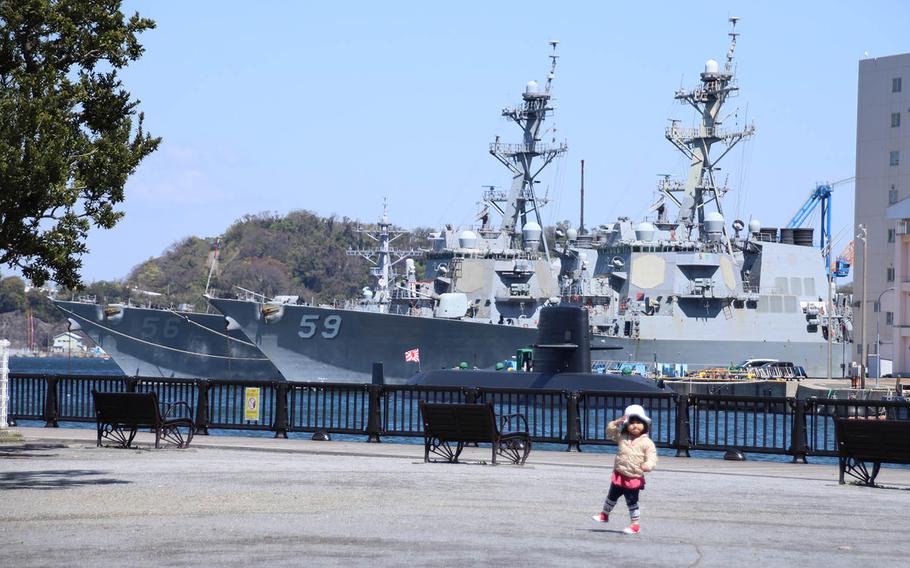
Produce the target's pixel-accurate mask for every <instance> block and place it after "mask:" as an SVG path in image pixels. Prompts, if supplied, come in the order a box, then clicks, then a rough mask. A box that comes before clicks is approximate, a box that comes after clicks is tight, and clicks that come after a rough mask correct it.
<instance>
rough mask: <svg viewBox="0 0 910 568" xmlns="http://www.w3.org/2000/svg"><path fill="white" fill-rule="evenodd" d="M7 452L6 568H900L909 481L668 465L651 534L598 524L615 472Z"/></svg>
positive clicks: (791, 467)
mask: <svg viewBox="0 0 910 568" xmlns="http://www.w3.org/2000/svg"><path fill="white" fill-rule="evenodd" d="M18 430H19V431H20V432H22V433H23V434H24V436H25V439H26V443H25V444H9V445H6V446H4V447H2V448H0V566H17V567H19V566H49V565H92V566H108V565H112V566H123V565H169V566H189V565H194V566H200V565H237V566H250V565H264V564H273V565H310V566H326V565H327V566H339V565H344V566H350V565H352V563H360V562H363V561H366V562H369V564H370V566H371V568H372V567H373V566H397V565H402V564H405V563H407V564H412V565H420V566H472V565H477V564H480V563H483V564H494V563H495V564H509V563H519V562H520V563H521V564H524V565H553V566H588V565H591V566H593V565H608V566H609V565H619V564H626V565H634V566H741V565H777V566H795V565H800V566H801V567H808V566H825V567H830V566H850V567H855V566H864V565H869V566H876V567H881V566H906V565H907V563H908V556H910V547H908V546H907V535H908V534H910V515H908V514H907V511H908V506H910V470H906V469H904V470H902V469H885V470H883V472H882V474H881V475H880V477H879V480H880V482H881V483H883V484H885V485H886V486H887V487H886V488H872V489H870V488H865V487H858V486H850V485H847V486H839V485H838V484H837V472H836V467H834V466H831V465H813V464H810V465H799V464H789V463H768V462H764V463H762V462H742V463H741V462H725V461H723V460H719V459H713V460H701V459H685V458H661V462H660V464H659V466H658V470H657V471H655V472H654V473H652V474H651V475H650V477H649V478H648V488H647V490H646V491H645V492H644V493H643V494H642V515H643V516H642V526H643V530H642V534H640V535H637V536H626V535H623V534H621V533H620V532H619V531H620V530H621V529H622V528H623V527H624V526H625V523H626V522H627V517H626V511H625V508H624V506H623V505H622V504H620V505H619V506H618V507H617V510H616V512H615V513H614V518H615V522H612V523H610V524H609V525H599V524H596V523H594V522H592V521H591V520H590V515H591V514H593V513H595V512H597V511H598V510H599V507H600V505H601V503H602V500H603V496H604V491H605V489H606V485H607V480H608V478H609V472H610V468H611V465H612V456H611V455H604V454H600V455H593V454H577V453H572V454H569V453H565V452H533V453H532V454H531V458H530V460H529V463H528V465H526V466H525V467H516V466H505V465H503V466H497V467H492V466H487V465H481V464H480V463H479V460H482V459H486V458H487V457H488V450H487V451H483V450H474V449H472V450H468V451H467V452H466V453H468V454H469V456H468V457H469V459H470V460H471V463H466V464H463V465H448V464H424V463H423V462H422V448H421V447H420V446H414V445H393V444H366V443H344V442H312V441H300V440H273V439H251V438H229V437H197V438H196V440H194V443H193V445H194V447H192V448H190V449H187V450H176V449H164V450H152V449H148V448H149V446H148V441H147V440H148V439H147V438H142V440H141V441H142V445H141V449H139V450H117V449H107V448H95V447H94V442H93V440H92V439H91V438H92V436H93V435H94V432H93V431H91V430H76V429H59V430H49V429H40V428H35V429H30V428H19V429H18Z"/></svg>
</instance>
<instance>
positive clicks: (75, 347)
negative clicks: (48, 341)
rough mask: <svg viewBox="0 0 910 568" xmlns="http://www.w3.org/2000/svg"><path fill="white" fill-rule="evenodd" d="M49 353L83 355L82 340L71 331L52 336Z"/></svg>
mask: <svg viewBox="0 0 910 568" xmlns="http://www.w3.org/2000/svg"><path fill="white" fill-rule="evenodd" d="M51 351H53V352H54V353H83V352H85V346H84V345H82V338H80V337H79V335H77V334H75V333H73V332H72V331H65V332H63V333H61V334H59V335H55V336H54V342H53V344H52V345H51Z"/></svg>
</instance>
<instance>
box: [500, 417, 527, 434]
mask: <svg viewBox="0 0 910 568" xmlns="http://www.w3.org/2000/svg"><path fill="white" fill-rule="evenodd" d="M513 421H514V422H518V423H520V424H519V426H520V427H519V428H515V427H513V425H512V422H513ZM499 431H500V432H525V433H527V431H528V419H527V418H525V415H524V414H500V415H499Z"/></svg>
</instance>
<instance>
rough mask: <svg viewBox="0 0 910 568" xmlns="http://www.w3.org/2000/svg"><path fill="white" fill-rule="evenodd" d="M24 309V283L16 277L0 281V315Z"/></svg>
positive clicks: (8, 277)
mask: <svg viewBox="0 0 910 568" xmlns="http://www.w3.org/2000/svg"><path fill="white" fill-rule="evenodd" d="M24 307H25V282H23V281H22V279H21V278H19V277H18V276H7V277H6V278H3V279H2V280H0V314H3V313H6V312H13V311H16V310H21V309H22V308H24Z"/></svg>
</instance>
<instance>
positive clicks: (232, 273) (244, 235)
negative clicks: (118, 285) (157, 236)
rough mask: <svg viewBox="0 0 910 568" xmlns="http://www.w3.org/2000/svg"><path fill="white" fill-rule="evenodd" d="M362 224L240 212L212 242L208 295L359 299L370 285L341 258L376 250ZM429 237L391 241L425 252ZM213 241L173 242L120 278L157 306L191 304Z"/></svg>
mask: <svg viewBox="0 0 910 568" xmlns="http://www.w3.org/2000/svg"><path fill="white" fill-rule="evenodd" d="M362 226H363V225H362V224H361V223H358V222H356V221H354V220H352V219H348V218H347V217H342V218H338V217H335V216H330V217H320V216H318V215H316V214H315V213H311V212H309V211H292V212H291V213H289V214H288V215H286V216H280V215H277V214H272V213H260V214H258V215H246V216H244V217H243V218H241V219H239V220H238V221H237V222H235V223H234V224H233V225H231V226H230V227H229V228H228V229H227V230H226V231H225V232H224V234H223V235H222V236H221V237H220V238H219V239H218V241H219V243H220V244H219V250H218V258H219V261H218V264H217V268H216V270H215V273H214V274H213V277H212V282H211V292H213V293H215V294H217V295H220V296H228V295H231V294H233V293H234V292H235V291H236V289H235V286H241V287H243V288H247V289H249V290H254V291H256V292H259V293H261V294H265V295H267V296H275V295H278V294H292V295H299V296H302V297H304V298H305V299H306V300H307V301H310V300H315V301H317V302H332V301H334V300H345V299H349V298H352V297H355V296H358V295H359V294H360V290H361V289H362V288H363V287H364V286H372V285H374V284H375V282H373V280H372V279H371V277H370V275H369V264H368V263H367V262H366V260H364V259H363V258H360V257H358V256H350V255H348V250H350V249H364V248H373V247H375V246H376V243H375V242H374V241H372V240H370V239H368V238H364V237H363V235H362V233H360V232H358V230H357V229H358V228H360V227H362ZM363 228H366V229H374V228H375V227H371V226H365V227H363ZM429 232H430V231H429V229H417V230H415V231H414V233H413V234H412V235H411V240H410V242H409V241H408V240H407V239H404V238H403V239H400V240H399V241H396V242H395V243H394V244H395V246H397V247H401V248H424V247H426V246H427V239H426V237H427V235H428V234H429ZM215 241H216V239H200V238H196V237H191V238H188V239H184V240H183V241H180V242H178V243H176V244H175V245H173V246H172V247H170V248H169V249H168V250H167V251H166V252H165V253H164V254H163V255H162V256H160V257H157V258H152V259H149V260H147V261H145V262H143V263H142V264H140V265H139V266H137V267H135V268H134V269H133V270H132V272H131V273H130V275H129V276H128V277H127V285H128V287H130V288H133V289H135V288H139V289H142V290H149V291H155V292H162V293H165V294H166V298H165V299H164V301H163V302H161V303H162V304H170V305H174V304H177V303H181V302H186V303H194V304H196V305H197V306H198V305H199V304H200V302H201V301H202V294H203V292H204V290H205V283H206V280H207V278H208V273H209V269H210V267H211V264H210V263H211V258H212V256H213V253H212V251H213V249H214V246H215Z"/></svg>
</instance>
